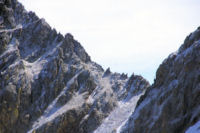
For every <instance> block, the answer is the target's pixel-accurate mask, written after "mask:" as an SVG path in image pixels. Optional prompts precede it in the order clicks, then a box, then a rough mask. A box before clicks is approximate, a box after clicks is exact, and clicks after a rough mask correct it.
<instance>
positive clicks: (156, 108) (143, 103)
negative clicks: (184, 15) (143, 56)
mask: <svg viewBox="0 0 200 133" xmlns="http://www.w3.org/2000/svg"><path fill="white" fill-rule="evenodd" d="M199 121H200V28H198V29H197V30H196V31H195V32H193V33H191V34H190V35H189V36H188V37H187V38H186V39H185V41H184V44H183V45H182V46H181V47H180V48H179V50H178V51H177V52H175V53H172V54H171V55H169V57H168V58H167V59H165V60H164V61H163V63H162V64H161V65H160V67H159V68H158V70H157V72H156V79H155V81H154V84H153V85H152V86H151V87H150V88H149V89H148V90H147V91H146V93H145V95H143V96H142V97H141V98H140V100H139V101H138V103H137V107H136V109H135V112H134V113H133V114H132V116H131V117H130V118H129V120H128V122H127V123H126V124H125V125H124V126H123V128H122V129H121V132H123V133H132V132H134V133H184V132H186V133H199V132H200V130H199V129H198V128H199V127H200V124H199ZM195 123H197V124H196V125H195V126H193V127H191V128H190V129H188V128H189V127H190V126H192V125H194V124H195ZM193 128H195V130H193Z"/></svg>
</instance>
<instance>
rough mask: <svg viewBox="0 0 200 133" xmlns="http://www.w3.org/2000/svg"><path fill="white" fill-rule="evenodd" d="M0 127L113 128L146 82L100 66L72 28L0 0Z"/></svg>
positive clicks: (17, 132) (74, 131) (6, 131)
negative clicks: (58, 27)
mask: <svg viewBox="0 0 200 133" xmlns="http://www.w3.org/2000/svg"><path fill="white" fill-rule="evenodd" d="M0 38H1V39H0V43H1V47H0V132H1V133H24V132H28V133H31V132H47V133H51V132H52V133H55V132H60V133H61V132H63V133H64V132H69V133H78V132H79V133H81V132H88V133H89V132H93V131H94V132H96V133H98V132H112V131H115V130H116V129H117V128H119V127H121V126H122V125H123V124H125V122H126V121H127V120H128V118H129V116H130V115H131V113H132V112H133V111H134V108H135V106H136V103H137V101H138V99H139V98H140V96H141V95H142V94H143V93H144V92H145V90H146V89H147V87H149V83H148V82H147V81H146V80H145V79H144V78H142V77H141V76H137V75H134V74H133V75H132V76H131V77H127V75H125V74H119V73H112V72H111V71H110V70H109V69H108V70H107V71H105V72H104V70H103V69H102V67H101V66H100V65H98V64H96V63H95V62H93V61H91V59H90V56H89V55H88V54H87V53H86V52H85V50H84V48H83V47H82V46H81V45H80V43H79V42H78V41H76V40H75V39H74V38H73V36H72V35H71V34H69V33H68V34H66V35H65V36H63V35H61V34H59V33H57V32H56V30H55V29H52V28H51V27H50V26H49V25H48V24H47V23H46V22H45V20H44V19H40V18H38V17H37V16H36V15H35V13H33V12H27V11H26V10H25V9H24V7H23V6H22V5H21V4H20V3H19V2H17V1H16V0H1V1H0Z"/></svg>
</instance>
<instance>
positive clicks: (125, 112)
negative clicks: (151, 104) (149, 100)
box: [94, 93, 143, 133]
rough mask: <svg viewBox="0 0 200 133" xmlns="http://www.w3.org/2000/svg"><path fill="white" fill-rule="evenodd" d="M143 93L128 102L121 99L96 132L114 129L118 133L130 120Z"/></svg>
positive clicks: (104, 132)
mask: <svg viewBox="0 0 200 133" xmlns="http://www.w3.org/2000/svg"><path fill="white" fill-rule="evenodd" d="M142 94H143V93H142ZM142 94H140V95H137V96H134V97H132V98H131V99H130V100H129V101H126V102H125V101H119V102H118V107H116V108H115V109H114V110H113V111H112V112H111V113H110V115H109V116H108V117H107V118H106V119H105V120H104V121H103V122H102V124H101V125H100V126H99V127H98V128H97V129H96V130H95V131H94V133H111V132H113V131H116V132H117V133H118V132H119V131H120V129H121V127H122V126H123V125H124V124H125V123H126V122H127V121H128V118H129V117H130V116H131V114H132V113H133V112H134V109H135V106H136V104H137V101H138V100H139V98H140V96H141V95H142Z"/></svg>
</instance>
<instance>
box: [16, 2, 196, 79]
mask: <svg viewBox="0 0 200 133" xmlns="http://www.w3.org/2000/svg"><path fill="white" fill-rule="evenodd" d="M19 1H20V2H22V3H23V5H24V6H25V8H26V9H27V10H28V11H30V10H31V11H34V12H36V14H37V15H38V16H39V17H40V18H45V20H46V21H47V22H48V23H49V24H50V25H51V26H52V27H53V28H55V29H56V30H57V31H58V32H61V33H62V34H63V35H64V34H66V33H71V34H72V35H73V36H74V38H75V39H76V40H78V41H79V42H80V43H81V44H82V45H83V47H84V48H85V49H86V51H87V52H88V54H89V55H90V56H91V58H92V60H93V61H95V62H97V63H98V64H100V65H102V66H103V68H104V69H106V68H108V67H110V68H111V71H112V72H120V73H122V72H124V73H128V75H129V76H130V75H131V74H132V73H133V72H134V73H135V74H140V75H142V76H143V77H145V78H146V79H147V80H149V81H150V82H151V83H152V82H153V79H154V78H155V73H156V70H157V68H158V66H159V65H160V64H161V63H162V61H163V60H164V59H165V58H167V56H168V55H169V54H170V53H172V52H174V51H176V50H177V49H178V48H179V47H180V45H181V44H182V43H183V41H184V39H185V37H186V36H187V35H189V33H191V32H192V31H194V30H195V29H196V28H197V27H198V26H200V15H199V11H200V1H199V0H56V1H55V0H19Z"/></svg>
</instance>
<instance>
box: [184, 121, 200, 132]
mask: <svg viewBox="0 0 200 133" xmlns="http://www.w3.org/2000/svg"><path fill="white" fill-rule="evenodd" d="M185 133H200V121H198V122H197V123H196V124H194V125H193V126H191V127H189V128H188V129H187V130H186V132H185Z"/></svg>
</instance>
